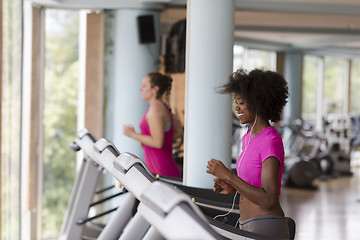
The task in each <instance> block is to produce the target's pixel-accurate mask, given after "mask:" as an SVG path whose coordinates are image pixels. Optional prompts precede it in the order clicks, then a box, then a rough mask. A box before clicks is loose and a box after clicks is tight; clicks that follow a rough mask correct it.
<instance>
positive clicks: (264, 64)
mask: <svg viewBox="0 0 360 240" xmlns="http://www.w3.org/2000/svg"><path fill="white" fill-rule="evenodd" d="M239 68H244V69H246V70H252V69H254V68H262V69H266V70H273V71H275V70H276V53H275V52H272V51H264V50H258V49H248V48H245V47H243V46H240V45H234V63H233V71H236V70H237V69H239Z"/></svg>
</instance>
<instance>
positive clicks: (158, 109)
mask: <svg viewBox="0 0 360 240" xmlns="http://www.w3.org/2000/svg"><path fill="white" fill-rule="evenodd" d="M171 84H172V78H171V77H170V76H167V75H163V74H161V73H158V72H152V73H149V74H148V75H146V76H145V78H144V79H143V82H142V84H141V87H140V92H141V97H142V99H143V100H145V101H147V102H148V103H149V108H148V109H147V111H146V112H145V114H144V116H143V118H142V120H141V122H140V130H141V133H137V132H135V130H134V127H133V126H131V125H125V126H124V127H123V132H124V134H125V135H126V136H129V137H131V138H133V139H135V140H137V141H139V142H140V143H141V145H142V146H143V148H144V155H145V164H146V166H147V167H148V168H149V170H150V171H151V172H152V173H155V174H159V175H163V176H169V177H177V178H180V175H181V173H180V169H179V168H178V166H177V165H176V163H175V161H174V159H173V158H172V144H173V137H174V127H173V119H172V114H171V111H170V108H169V107H168V106H167V105H166V103H165V102H163V101H162V100H161V99H162V97H163V95H166V94H169V93H170V90H171Z"/></svg>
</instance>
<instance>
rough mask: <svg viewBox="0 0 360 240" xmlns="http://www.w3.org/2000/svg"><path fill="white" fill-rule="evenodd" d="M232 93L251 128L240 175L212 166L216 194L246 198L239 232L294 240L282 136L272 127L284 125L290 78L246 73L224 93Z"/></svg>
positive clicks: (241, 116)
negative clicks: (284, 189)
mask: <svg viewBox="0 0 360 240" xmlns="http://www.w3.org/2000/svg"><path fill="white" fill-rule="evenodd" d="M220 93H231V94H233V96H234V100H235V102H236V107H235V111H236V112H237V114H238V118H239V119H240V122H241V124H249V125H250V129H249V130H248V132H247V133H246V134H245V135H244V137H243V139H242V152H241V154H240V157H239V159H238V161H237V163H236V171H237V174H235V173H233V172H232V171H231V170H229V169H228V168H226V167H225V165H224V164H223V163H222V162H221V161H219V160H216V159H211V160H210V161H209V162H208V166H207V172H208V173H210V174H212V175H214V176H215V177H216V178H215V179H214V191H215V192H219V193H224V194H227V193H236V192H237V193H239V194H240V203H239V209H240V218H239V223H240V224H239V227H240V228H241V229H243V230H246V231H250V232H255V233H259V234H263V235H266V236H269V237H280V238H289V228H288V219H287V218H285V217H284V212H283V210H282V208H281V206H280V202H279V195H280V187H281V178H282V172H283V167H284V147H283V142H282V139H281V136H280V135H279V134H278V132H277V131H276V130H275V129H274V128H273V127H272V126H271V125H270V121H272V122H276V121H278V120H280V114H281V112H282V109H283V107H284V106H285V104H286V103H287V97H288V95H289V92H288V87H287V82H286V81H285V79H284V78H283V77H282V76H281V75H279V74H277V73H275V72H272V71H263V70H259V69H256V70H253V71H251V72H250V73H247V72H245V71H244V70H242V69H240V70H238V71H236V72H234V73H233V74H232V75H231V76H230V81H229V82H228V83H227V84H225V85H224V86H222V87H221V88H220Z"/></svg>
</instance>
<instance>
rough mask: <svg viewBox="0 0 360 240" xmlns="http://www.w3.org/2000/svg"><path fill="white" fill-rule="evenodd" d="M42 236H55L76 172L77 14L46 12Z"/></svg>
mask: <svg viewBox="0 0 360 240" xmlns="http://www.w3.org/2000/svg"><path fill="white" fill-rule="evenodd" d="M45 24H46V38H45V55H46V56H45V77H44V82H45V83H44V120H43V121H44V162H43V169H44V172H43V199H42V201H43V208H42V230H43V231H42V237H43V238H56V237H58V234H59V231H60V228H61V224H62V221H63V217H64V215H65V212H66V208H67V204H68V201H69V198H70V194H71V189H72V186H73V183H74V180H75V173H76V170H75V168H76V160H75V159H76V154H75V152H72V151H71V150H70V149H69V143H70V142H71V141H73V140H74V139H75V136H76V125H77V123H76V122H77V98H78V78H79V77H78V76H79V75H78V42H79V13H78V12H77V11H65V10H46V18H45Z"/></svg>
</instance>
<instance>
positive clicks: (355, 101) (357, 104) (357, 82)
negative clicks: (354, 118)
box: [350, 59, 360, 114]
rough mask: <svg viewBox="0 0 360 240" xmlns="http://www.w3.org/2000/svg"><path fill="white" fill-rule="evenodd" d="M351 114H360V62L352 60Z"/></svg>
mask: <svg viewBox="0 0 360 240" xmlns="http://www.w3.org/2000/svg"><path fill="white" fill-rule="evenodd" d="M350 79H351V82H350V113H352V114H360V97H359V89H360V60H359V59H356V60H352V62H351V74H350Z"/></svg>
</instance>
